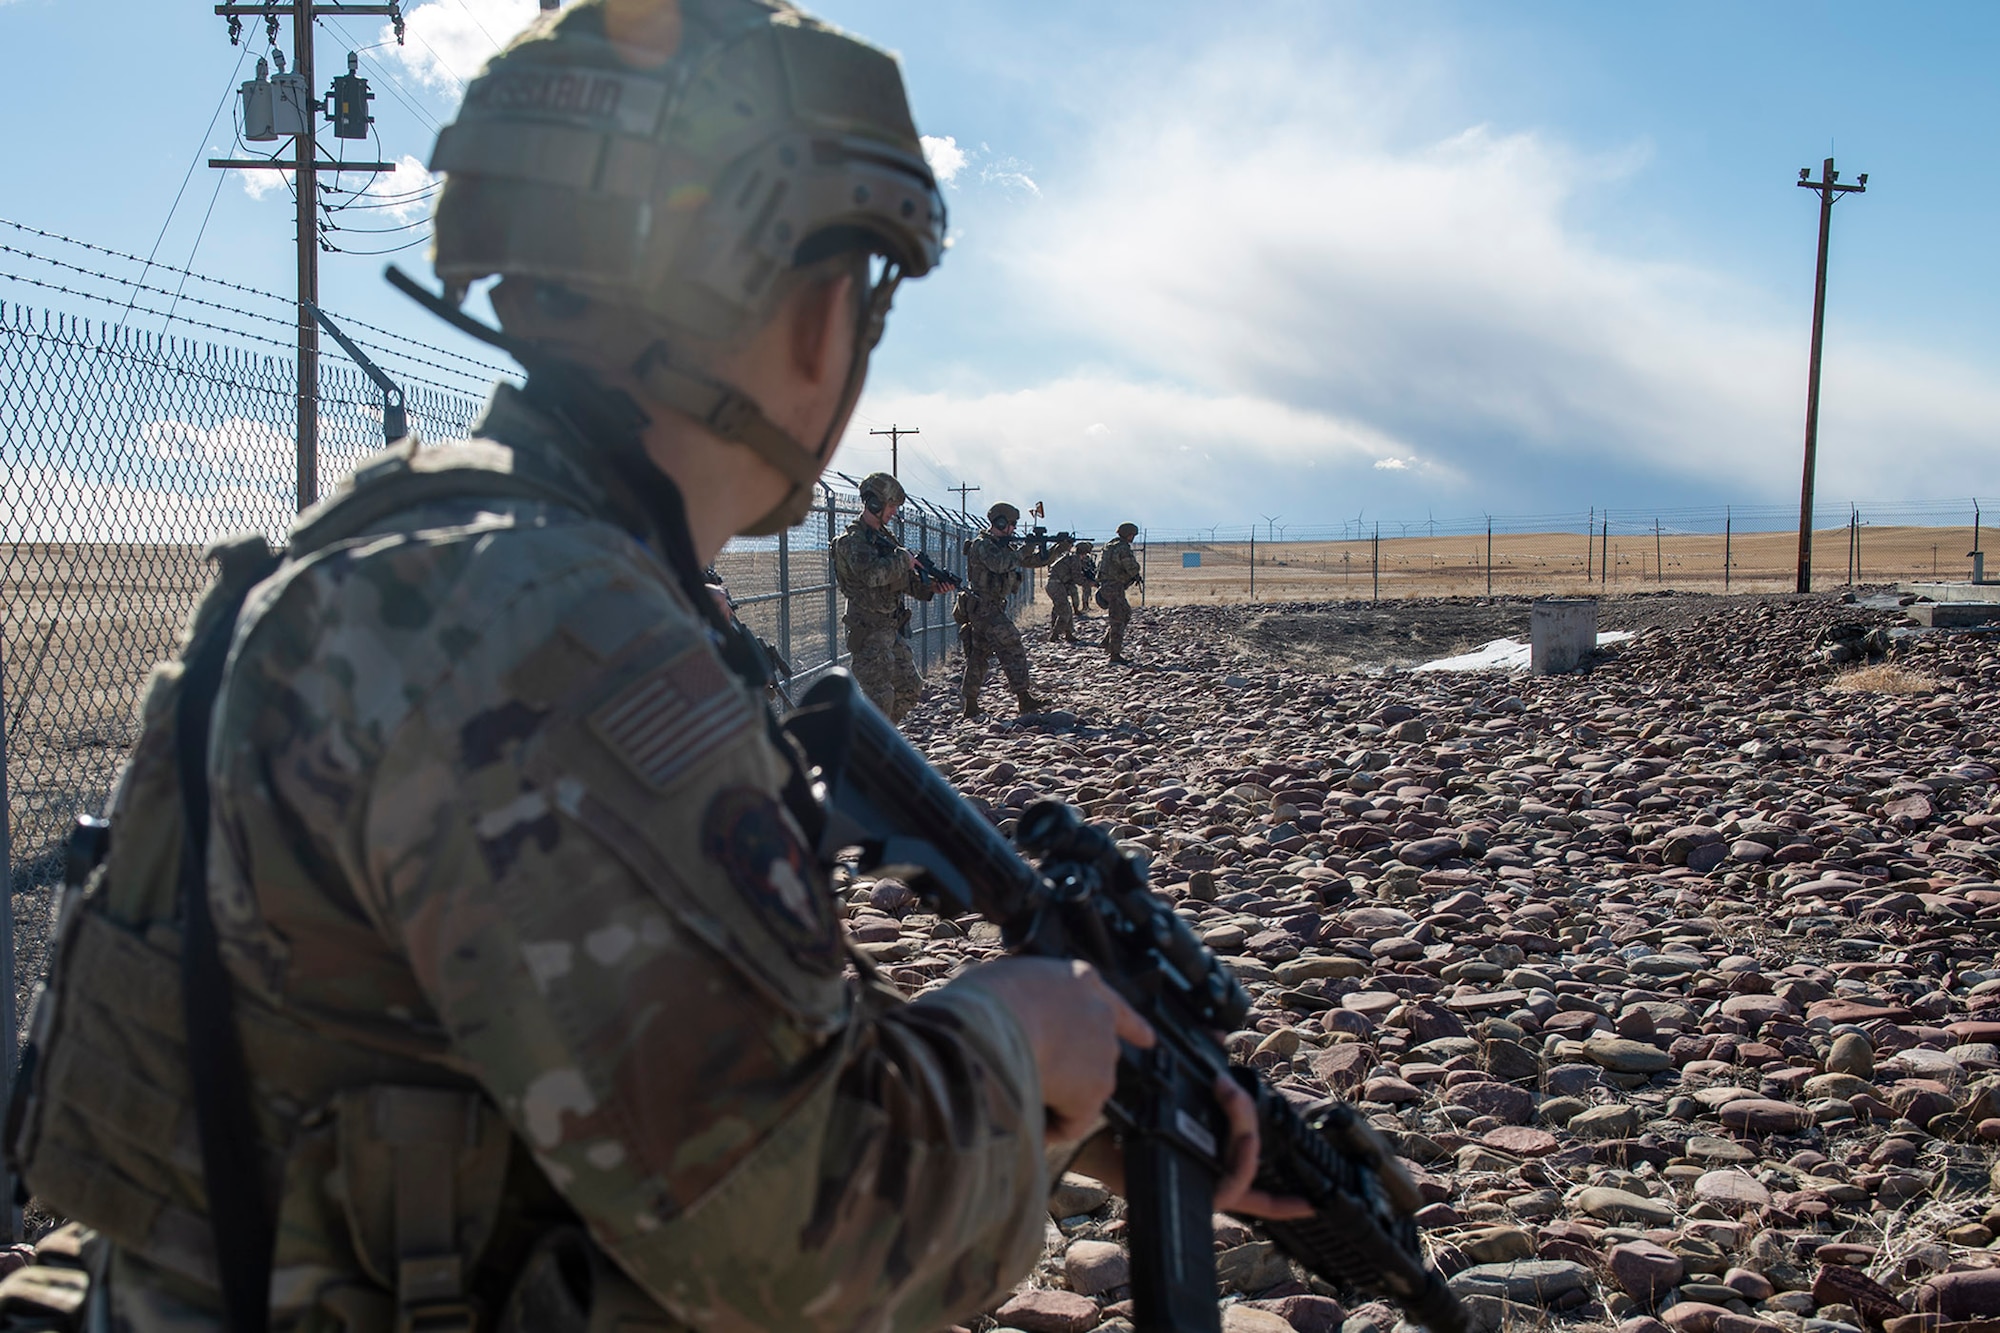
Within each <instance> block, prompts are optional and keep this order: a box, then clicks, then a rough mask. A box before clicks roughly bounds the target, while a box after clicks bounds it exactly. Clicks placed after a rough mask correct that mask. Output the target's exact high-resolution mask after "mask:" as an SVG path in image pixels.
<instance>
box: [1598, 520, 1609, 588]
mask: <svg viewBox="0 0 2000 1333" xmlns="http://www.w3.org/2000/svg"><path fill="white" fill-rule="evenodd" d="M1610 585H1611V511H1610V510H1609V509H1607V510H1605V511H1604V550H1603V551H1602V552H1600V553H1599V558H1598V561H1597V586H1598V587H1600V588H1605V587H1609V586H1610Z"/></svg>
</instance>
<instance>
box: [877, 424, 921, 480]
mask: <svg viewBox="0 0 2000 1333" xmlns="http://www.w3.org/2000/svg"><path fill="white" fill-rule="evenodd" d="M868 433H869V434H870V435H886V436H888V437H889V475H890V476H892V477H895V478H896V479H897V480H899V481H900V480H901V479H902V476H903V474H902V473H901V472H899V471H897V467H898V464H899V463H900V462H901V456H900V452H899V450H898V449H897V447H896V446H898V445H900V444H901V443H902V442H903V437H904V436H905V435H922V434H923V432H922V431H920V430H918V429H917V428H916V427H915V426H911V427H910V428H909V429H908V430H905V429H903V427H901V426H898V425H896V424H895V423H894V422H891V423H890V425H889V428H888V429H887V430H871V431H869V432H868Z"/></svg>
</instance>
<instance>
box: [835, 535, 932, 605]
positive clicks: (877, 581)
mask: <svg viewBox="0 0 2000 1333" xmlns="http://www.w3.org/2000/svg"><path fill="white" fill-rule="evenodd" d="M833 547H834V564H835V567H836V571H837V572H838V574H839V581H840V583H841V586H842V587H843V588H888V589H890V590H892V591H895V592H909V591H911V584H912V583H913V582H914V580H915V576H914V575H913V574H912V572H911V570H910V566H909V561H908V560H907V559H905V558H904V552H903V548H902V547H900V546H898V547H896V548H895V549H894V550H892V551H884V550H882V549H881V548H880V547H879V546H877V545H876V544H875V543H874V542H872V541H870V540H868V539H867V538H865V537H863V536H861V535H860V534H859V533H855V532H849V533H846V534H844V535H843V536H841V537H840V538H839V539H837V540H836V541H835V542H834V544H833Z"/></svg>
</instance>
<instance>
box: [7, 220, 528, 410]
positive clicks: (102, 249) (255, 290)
mask: <svg viewBox="0 0 2000 1333" xmlns="http://www.w3.org/2000/svg"><path fill="white" fill-rule="evenodd" d="M0 226H6V227H12V228H14V230H16V231H22V232H26V233H28V234H29V235H31V236H40V237H42V238H43V239H44V240H50V241H60V242H62V243H63V244H65V245H74V246H76V247H78V248H79V249H83V250H90V251H93V252H95V253H97V254H101V255H109V256H111V257H112V258H113V259H123V260H126V261H128V262H130V263H134V264H144V263H146V261H145V260H143V259H141V258H139V256H137V255H135V254H128V253H127V252H125V251H123V250H114V249H112V248H111V247H110V246H105V245H98V244H96V243H95V242H93V241H82V240H78V239H77V238H76V237H74V236H65V235H63V234H62V233H61V232H54V231H44V230H42V229H41V228H40V227H31V226H29V225H28V224H27V223H25V222H16V221H14V220H13V219H12V218H5V217H0ZM0 248H10V247H4V246H0ZM12 253H14V254H18V255H23V256H25V257H27V258H29V259H34V260H38V261H40V262H41V263H44V264H54V265H56V266H57V267H60V268H70V269H74V270H75V271H76V272H79V273H84V274H87V275H89V276H91V277H95V278H102V279H103V280H105V281H107V282H116V283H121V284H130V283H133V282H134V281H135V280H134V279H132V278H120V277H116V276H113V275H111V274H108V273H96V272H94V271H92V270H90V269H81V268H76V266H75V265H73V264H65V263H64V262H63V261H62V260H59V259H51V258H50V257H48V256H47V255H41V254H36V253H35V252H34V251H32V250H13V251H12ZM152 267H154V268H158V269H161V270H163V271H165V272H168V273H181V274H185V275H186V276H188V277H190V278H197V279H199V280H201V281H202V282H206V283H212V284H214V285H215V286H217V287H225V288H227V289H229V290H230V291H233V292H242V293H243V294H244V295H246V296H256V297H261V298H262V299H264V300H266V301H276V302H278V303H279V304H281V305H284V306H286V307H287V308H289V307H290V306H291V305H292V299H291V298H290V297H287V296H279V295H278V294H277V293H275V292H267V291H264V290H263V289H262V288H259V287H246V286H245V285H244V284H242V283H240V282H231V281H229V280H228V279H227V278H217V277H212V276H210V275H209V274H206V273H197V272H195V271H193V270H192V269H185V268H176V267H175V266H174V265H172V264H154V265H152ZM147 290H152V291H157V290H160V289H158V288H148V289H147ZM188 299H189V300H191V301H192V300H195V299H196V298H194V297H189V298H188ZM218 308H220V309H231V307H226V306H224V307H218ZM237 313H241V314H248V315H250V316H251V317H252V318H254V319H270V318H271V316H269V315H256V314H254V313H253V312H250V311H240V312H237ZM327 313H328V314H330V315H333V316H334V317H335V318H337V319H338V320H340V322H341V323H342V324H344V325H345V324H351V325H353V326H355V327H356V328H362V329H367V330H369V331H370V332H373V333H378V334H380V335H381V336H383V337H385V338H392V339H394V340H395V341H397V342H401V343H408V344H409V345H410V346H412V347H421V348H423V349H424V350H425V351H427V352H433V353H435V354H437V355H438V356H445V357H450V358H451V359H452V360H454V361H463V362H465V363H466V364H467V365H471V366H476V367H478V368H479V369H480V370H482V371H486V372H489V373H491V374H496V375H511V374H513V373H514V372H513V371H511V370H509V369H508V368H507V367H505V366H498V365H494V364H493V363H492V362H490V361H481V360H479V359H478V358H477V357H471V356H466V355H464V354H463V353H461V352H454V351H451V350H449V349H448V348H443V347H436V346H433V345H432V344H430V343H427V342H423V341H422V340H420V339H417V338H412V337H410V336H409V335H408V334H407V333H397V332H395V331H394V330H391V329H385V328H383V327H382V326H381V325H379V324H370V323H368V322H367V321H366V320H362V319H356V318H354V317H353V316H351V315H343V314H340V312H338V311H334V310H329V311H327ZM277 322H278V323H282V324H285V325H286V326H288V327H289V326H290V325H291V323H292V321H291V320H290V319H283V320H279V321H277ZM355 341H357V342H361V343H362V345H363V346H364V347H370V346H375V344H373V343H368V342H363V341H362V340H361V339H358V338H357V339H356V340H355ZM377 350H382V349H380V348H379V347H378V348H377ZM391 354H392V355H396V356H403V357H406V358H407V359H409V360H416V359H417V358H415V357H411V356H409V354H408V353H404V352H392V353H391ZM437 368H438V369H440V370H446V371H449V372H450V373H452V374H463V373H464V372H462V371H457V370H452V369H451V368H450V367H448V366H439V367H437Z"/></svg>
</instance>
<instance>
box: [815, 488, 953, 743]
mask: <svg viewBox="0 0 2000 1333" xmlns="http://www.w3.org/2000/svg"><path fill="white" fill-rule="evenodd" d="M904 499H905V496H904V494H903V487H902V484H901V483H900V482H898V481H897V480H896V479H895V478H894V477H892V476H890V475H889V474H888V473H887V472H876V473H872V474H870V475H869V476H868V477H866V478H864V479H863V481H862V483H861V514H860V516H859V517H858V518H856V519H855V520H854V522H853V523H851V524H849V525H848V529H847V531H846V532H843V533H842V534H841V535H840V536H838V537H836V538H835V539H834V542H833V577H834V582H836V583H838V584H839V585H840V591H841V592H842V593H843V594H845V595H846V597H847V613H846V615H844V616H843V617H842V618H841V624H842V625H844V626H845V627H846V629H847V651H848V652H849V653H850V654H852V655H853V661H852V663H851V664H850V666H849V669H850V670H851V671H853V673H854V681H855V683H856V684H857V685H859V686H860V687H861V692H862V693H863V694H865V695H867V696H868V701H869V702H870V703H872V704H874V705H875V706H876V707H877V708H879V709H881V710H882V713H883V715H884V716H886V717H887V718H888V719H889V720H890V721H891V722H894V723H896V724H897V725H898V726H900V725H902V721H903V719H904V718H905V717H906V716H908V714H909V711H910V710H911V709H912V708H915V707H916V706H917V701H918V700H920V699H922V698H923V695H924V678H923V676H922V674H921V673H919V672H918V670H917V659H916V656H915V655H914V654H913V653H911V651H910V641H909V639H908V638H906V637H905V631H906V630H907V629H908V627H909V624H910V608H909V607H908V606H906V605H904V603H903V598H904V597H905V596H909V597H914V598H916V599H917V600H918V601H920V602H928V601H929V600H930V599H931V597H932V596H933V595H934V594H936V592H937V585H936V584H935V583H933V582H931V580H930V579H929V578H927V577H925V575H924V573H923V571H922V570H920V569H918V568H917V557H916V556H915V555H913V554H911V553H910V552H909V551H908V550H906V549H904V547H903V545H902V543H900V542H898V541H897V540H896V537H895V534H894V533H892V532H891V531H890V530H889V524H890V523H891V522H893V521H894V520H895V517H896V511H897V510H899V509H901V508H902V507H903V501H904Z"/></svg>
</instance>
